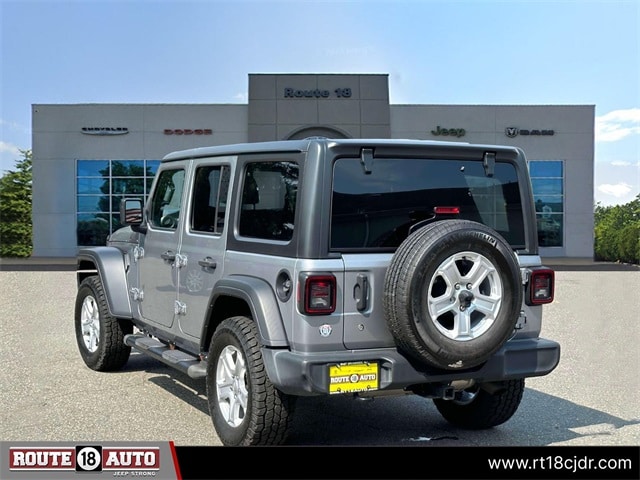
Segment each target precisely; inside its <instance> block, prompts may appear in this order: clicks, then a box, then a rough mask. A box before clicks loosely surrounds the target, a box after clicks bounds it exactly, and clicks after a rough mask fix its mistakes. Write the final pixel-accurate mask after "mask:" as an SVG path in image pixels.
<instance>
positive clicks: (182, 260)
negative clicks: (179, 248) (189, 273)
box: [174, 253, 187, 268]
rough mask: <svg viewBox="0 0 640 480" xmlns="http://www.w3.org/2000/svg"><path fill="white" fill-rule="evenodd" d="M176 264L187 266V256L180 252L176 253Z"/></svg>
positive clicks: (176, 265) (180, 266)
mask: <svg viewBox="0 0 640 480" xmlns="http://www.w3.org/2000/svg"><path fill="white" fill-rule="evenodd" d="M174 266H175V267H176V268H182V267H186V266H187V256H186V255H182V254H180V253H177V254H176V259H175V260H174Z"/></svg>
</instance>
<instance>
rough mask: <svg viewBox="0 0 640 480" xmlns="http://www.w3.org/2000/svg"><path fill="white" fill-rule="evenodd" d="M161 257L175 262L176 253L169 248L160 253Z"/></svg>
mask: <svg viewBox="0 0 640 480" xmlns="http://www.w3.org/2000/svg"><path fill="white" fill-rule="evenodd" d="M160 258H162V259H163V260H164V261H165V262H173V261H174V260H175V259H176V254H175V253H174V252H172V251H171V250H167V251H166V252H164V253H162V254H160Z"/></svg>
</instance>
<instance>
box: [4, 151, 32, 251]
mask: <svg viewBox="0 0 640 480" xmlns="http://www.w3.org/2000/svg"><path fill="white" fill-rule="evenodd" d="M20 153H21V154H22V158H21V159H19V160H16V164H15V169H14V170H7V171H6V172H5V174H4V175H3V176H2V177H0V257H29V256H30V255H31V252H32V250H33V245H32V232H33V227H32V222H31V198H32V195H31V179H32V174H31V166H32V154H31V150H20Z"/></svg>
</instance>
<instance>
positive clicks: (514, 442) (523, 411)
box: [0, 263, 640, 446]
mask: <svg viewBox="0 0 640 480" xmlns="http://www.w3.org/2000/svg"><path fill="white" fill-rule="evenodd" d="M555 269H556V280H557V284H556V300H555V302H554V303H552V304H551V305H548V306H546V307H545V314H544V321H543V332H542V335H543V336H544V337H547V338H550V339H554V340H557V341H558V342H559V343H560V344H561V346H562V357H561V360H560V365H559V366H558V368H557V369H556V370H555V371H554V372H552V373H551V374H550V375H548V376H545V377H538V378H533V379H528V380H527V389H526V391H525V395H524V398H523V401H522V403H521V406H520V409H519V410H518V412H517V413H516V414H515V416H514V417H513V418H512V419H511V420H510V421H508V422H507V423H505V424H504V425H501V426H499V427H496V428H494V429H491V430H486V431H464V430H459V429H456V428H454V427H452V426H450V425H449V424H447V423H446V422H445V421H444V420H443V419H442V418H441V417H440V415H439V413H438V412H437V411H436V409H435V407H434V406H433V404H432V402H431V401H430V400H426V399H422V398H420V397H414V396H404V397H389V398H379V399H376V400H373V401H356V400H353V399H351V398H343V397H330V398H320V397H316V398H304V399H301V400H300V401H299V402H298V410H297V412H296V417H295V420H294V425H293V431H292V434H291V437H290V440H289V443H290V444H292V445H417V444H420V445H425V446H426V445H442V446H445V445H446V446H453V445H460V446H476V445H478V446H479V445H487V446H490V445H494V446H496V445H498V446H499V445H505V446H506V445H509V446H546V445H598V446H600V445H640V375H639V374H638V372H639V371H640V295H639V294H638V292H639V291H640V269H638V268H637V267H632V266H620V265H608V264H599V265H559V266H557V267H555ZM72 270H73V266H72V265H68V264H59V265H55V264H54V265H51V264H48V265H36V264H30V265H19V264H7V263H3V264H2V265H0V313H1V315H2V319H1V320H0V365H1V367H0V385H1V386H2V395H1V396H0V412H1V413H0V415H1V416H0V440H2V441H40V442H42V441H74V442H80V441H86V442H89V441H158V442H160V441H168V440H172V441H174V442H175V444H176V445H184V446H187V445H219V444H220V442H219V440H218V439H217V437H216V435H215V433H214V431H213V426H212V425H211V420H210V418H209V414H208V410H207V402H206V396H205V392H204V381H196V380H193V379H190V378H189V377H187V376H185V375H183V374H181V373H179V372H176V371H174V370H172V369H170V368H168V367H165V366H164V365H163V364H160V363H158V362H155V361H153V360H151V359H149V358H147V357H144V356H142V355H139V354H135V353H134V354H132V356H131V358H130V360H129V362H128V364H127V365H126V366H125V368H124V369H123V370H122V371H120V372H117V373H108V374H106V373H97V372H93V371H91V370H89V369H88V368H87V367H86V366H85V365H84V363H83V362H82V360H81V358H80V356H79V354H78V352H77V346H76V343H75V336H74V330H73V310H74V302H75V294H76V284H75V275H74V273H73V271H72Z"/></svg>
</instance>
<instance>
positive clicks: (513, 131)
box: [504, 127, 555, 138]
mask: <svg viewBox="0 0 640 480" xmlns="http://www.w3.org/2000/svg"><path fill="white" fill-rule="evenodd" d="M554 133H555V132H554V131H553V130H524V129H520V128H517V127H507V128H505V129H504V134H505V135H506V136H507V137H509V138H514V137H517V136H518V135H523V136H526V135H553V134H554Z"/></svg>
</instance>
